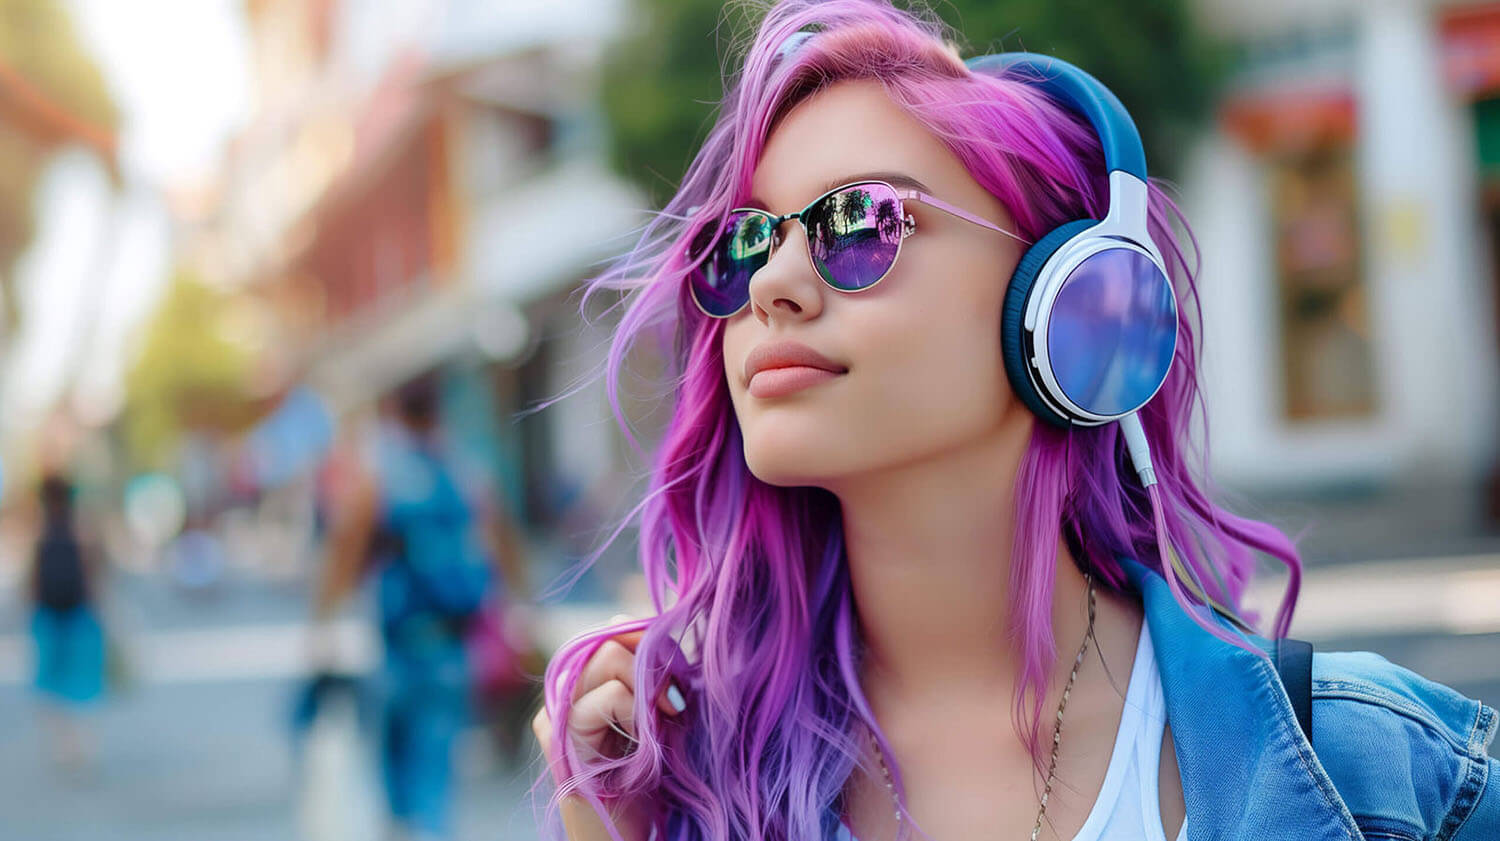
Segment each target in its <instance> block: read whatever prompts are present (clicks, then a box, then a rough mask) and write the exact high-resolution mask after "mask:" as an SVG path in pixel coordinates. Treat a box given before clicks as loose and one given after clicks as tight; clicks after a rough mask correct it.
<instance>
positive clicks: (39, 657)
mask: <svg viewBox="0 0 1500 841" xmlns="http://www.w3.org/2000/svg"><path fill="white" fill-rule="evenodd" d="M31 636H32V639H33V640H35V641H36V681H35V686H36V688H37V689H38V690H39V691H40V692H42V693H43V694H44V695H48V696H51V697H53V698H56V699H58V700H61V701H67V702H70V703H74V704H85V703H88V702H90V701H93V700H95V699H97V698H98V697H99V696H100V695H103V694H104V629H103V628H102V627H100V625H99V620H98V619H97V618H95V616H94V612H93V611H92V610H90V609H89V608H88V607H87V606H83V607H75V608H73V609H71V610H61V611H59V610H53V609H51V608H46V607H39V608H37V609H36V612H35V613H33V614H32V616H31Z"/></svg>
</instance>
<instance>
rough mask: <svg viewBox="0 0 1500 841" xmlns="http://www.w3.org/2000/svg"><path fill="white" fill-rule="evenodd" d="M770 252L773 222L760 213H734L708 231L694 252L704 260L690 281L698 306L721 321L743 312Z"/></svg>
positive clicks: (694, 244)
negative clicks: (752, 278) (753, 278)
mask: <svg viewBox="0 0 1500 841" xmlns="http://www.w3.org/2000/svg"><path fill="white" fill-rule="evenodd" d="M770 249H771V225H770V219H768V218H767V217H766V216H764V215H762V214H759V213H748V212H743V211H741V212H737V213H731V214H730V215H729V218H728V219H726V220H724V224H723V225H720V226H717V227H715V226H709V227H706V228H704V229H703V231H702V232H701V233H700V234H699V235H698V237H697V239H696V240H695V241H694V242H693V248H692V255H693V257H694V258H697V259H700V262H699V264H698V268H697V269H696V270H694V271H693V273H692V275H691V280H690V282H691V284H692V291H693V297H694V298H695V299H696V300H697V301H698V306H700V307H702V308H703V311H704V312H706V313H708V314H709V315H712V316H716V317H719V318H725V317H728V316H731V315H734V314H735V313H737V312H739V311H740V309H741V308H742V307H744V306H745V304H746V302H748V301H749V300H750V276H751V275H753V274H755V272H756V271H757V270H759V269H760V267H761V266H764V265H765V264H766V259H767V257H768V256H769V255H770ZM705 252H708V253H707V254H705Z"/></svg>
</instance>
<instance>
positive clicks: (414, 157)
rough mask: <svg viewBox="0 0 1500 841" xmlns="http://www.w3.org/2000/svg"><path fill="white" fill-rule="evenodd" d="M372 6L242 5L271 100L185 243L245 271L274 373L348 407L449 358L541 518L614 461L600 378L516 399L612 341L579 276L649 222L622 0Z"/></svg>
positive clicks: (451, 389) (531, 514)
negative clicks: (623, 70) (603, 103)
mask: <svg viewBox="0 0 1500 841" xmlns="http://www.w3.org/2000/svg"><path fill="white" fill-rule="evenodd" d="M375 5H376V4H373V3H371V2H362V1H361V0H318V2H307V0H249V1H248V2H247V3H246V11H247V16H248V19H249V21H250V27H251V32H252V38H253V57H254V62H255V67H254V78H255V81H256V86H257V93H258V97H257V105H256V109H255V114H254V117H253V119H252V121H251V123H250V124H249V125H247V126H246V127H245V129H244V131H243V132H242V133H241V134H240V135H239V137H238V138H237V139H236V140H235V141H234V142H233V144H232V148H231V150H230V152H229V154H228V159H227V161H226V165H225V169H224V173H225V174H224V178H223V181H222V182H221V183H220V184H218V185H216V186H215V188H214V189H213V190H212V191H210V193H209V199H208V200H207V201H205V202H204V203H203V205H202V206H201V208H200V212H199V214H198V216H197V217H196V219H195V221H194V223H193V224H192V231H193V232H192V236H191V242H192V246H191V247H190V254H191V259H192V260H193V261H194V262H195V263H196V264H197V265H199V266H200V267H201V270H202V271H203V272H204V273H205V274H206V275H211V276H217V277H219V278H220V279H221V280H222V282H223V283H224V284H226V285H228V286H231V287H234V288H237V289H243V290H247V291H248V293H249V295H248V300H249V303H248V304H247V306H249V307H251V308H252V309H253V317H252V318H250V319H249V321H251V322H252V323H253V325H254V329H255V330H256V331H258V333H259V336H258V346H259V347H260V349H261V354H260V361H259V363H258V365H257V374H256V383H257V388H259V389H260V390H262V391H263V392H264V393H266V394H269V395H273V396H274V395H281V394H292V393H302V394H305V392H297V391H296V390H295V386H298V385H304V386H307V387H308V388H309V389H310V390H312V391H313V392H315V393H316V395H317V396H318V398H319V399H321V401H322V402H323V403H324V404H325V405H327V406H328V407H329V409H330V410H331V413H332V414H333V415H334V416H335V418H338V419H342V420H348V419H350V418H359V417H361V416H363V415H367V414H368V412H369V410H370V409H371V408H372V407H374V406H375V404H376V403H377V402H378V401H379V399H380V398H381V396H382V395H384V394H386V393H388V392H389V391H390V390H391V389H393V388H394V387H395V386H397V385H399V384H400V383H401V382H402V381H404V380H405V379H407V378H409V377H411V376H414V375H416V374H419V373H423V372H426V371H433V370H436V371H438V372H439V373H440V374H441V380H442V382H443V389H444V403H445V409H446V410H447V412H446V413H447V416H448V419H449V426H450V431H451V432H452V433H453V437H454V438H455V439H456V441H457V443H458V444H459V446H460V447H461V448H462V449H463V451H464V452H465V453H466V454H467V455H468V456H470V457H472V458H473V459H475V460H477V462H478V463H480V464H483V465H485V466H487V467H489V468H490V469H492V470H493V472H494V475H495V478H496V479H497V480H498V482H499V484H500V486H501V487H502V488H504V489H506V490H507V491H508V496H509V497H510V501H511V504H512V507H513V508H519V509H520V513H521V515H522V517H523V519H524V520H526V521H527V522H528V523H529V524H530V525H532V526H533V527H536V528H540V529H543V530H545V529H546V528H547V527H548V526H550V525H552V524H553V523H554V522H556V521H558V520H560V519H562V518H565V517H567V516H570V512H571V511H572V510H573V509H575V508H576V507H577V506H579V505H582V504H584V502H585V500H587V499H588V498H589V495H590V494H591V493H594V492H597V491H598V489H599V487H598V486H599V485H600V483H602V482H608V481H610V480H611V477H612V476H614V475H615V474H617V473H618V470H617V467H618V464H619V458H620V456H619V452H620V448H619V446H618V444H619V442H618V441H617V439H616V433H615V432H614V425H613V424H612V423H609V422H607V411H606V404H605V403H604V402H603V396H602V392H600V391H599V390H597V389H595V390H591V391H588V392H585V393H581V394H580V395H578V396H577V397H575V398H572V399H569V400H565V401H563V402H562V403H560V404H558V405H557V406H555V407H553V408H551V409H549V410H548V411H546V412H543V413H541V414H538V415H535V416H530V417H527V418H526V419H525V420H523V421H521V422H519V423H518V422H517V421H516V417H515V415H516V412H517V411H518V410H520V409H524V408H526V407H529V406H532V405H533V404H534V403H535V402H536V401H538V400H540V399H542V398H546V397H551V396H554V395H556V394H559V393H561V392H562V391H564V390H565V388H566V387H567V386H568V385H569V384H570V383H571V382H572V381H573V379H574V378H575V377H576V376H577V375H579V374H581V373H583V370H584V367H586V366H587V365H589V364H591V363H592V362H593V361H595V360H597V358H598V351H599V347H600V344H599V343H600V342H603V341H604V340H605V339H606V338H607V330H604V331H603V332H601V330H602V328H594V329H586V328H585V327H584V323H583V320H582V319H581V318H580V317H579V314H578V301H577V298H576V297H570V295H571V293H573V292H575V291H576V289H577V286H578V284H579V282H580V281H581V280H582V279H583V278H585V277H588V276H590V275H591V274H593V273H594V272H596V271H597V270H598V265H597V264H598V262H599V261H602V260H604V259H605V258H607V257H609V256H612V255H614V254H617V253H619V252H620V251H621V250H622V243H625V242H627V241H628V239H622V238H623V237H627V235H628V234H629V233H630V231H631V230H632V229H633V228H634V227H635V226H637V225H639V224H641V223H643V222H644V221H645V220H644V216H643V215H642V214H641V211H642V210H644V209H645V207H646V204H645V199H644V198H642V197H641V196H639V195H637V194H636V193H635V192H634V191H633V190H632V189H630V188H629V187H627V186H626V185H625V184H624V183H623V182H621V181H620V180H619V179H617V178H616V177H614V176H613V175H611V174H610V172H609V170H608V168H607V166H606V164H605V162H604V159H603V156H604V141H603V137H602V135H601V123H600V119H599V117H598V115H597V112H596V108H597V105H596V101H595V89H596V76H597V73H598V66H599V60H600V54H601V51H602V49H603V47H604V45H605V44H606V43H607V41H608V40H609V39H610V38H611V37H612V36H613V34H614V32H615V31H616V29H617V28H618V26H619V25H620V21H621V17H622V3H621V2H619V0H564V1H563V2H549V3H534V2H513V3H498V4H497V3H494V2H486V0H443V1H441V2H430V3H425V4H422V3H419V4H403V5H402V6H401V8H400V9H399V10H396V9H392V8H391V7H389V6H387V5H381V6H380V8H379V9H376V8H375ZM324 454H325V452H324V451H319V450H316V449H311V450H308V453H307V458H308V460H309V462H310V463H311V461H313V460H315V459H317V458H319V457H321V456H322V455H324ZM293 468H295V466H293Z"/></svg>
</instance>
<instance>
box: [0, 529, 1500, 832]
mask: <svg viewBox="0 0 1500 841" xmlns="http://www.w3.org/2000/svg"><path fill="white" fill-rule="evenodd" d="M1298 510H1299V511H1301V512H1302V514H1303V515H1304V516H1319V517H1323V518H1326V519H1327V520H1328V521H1330V522H1332V521H1335V518H1336V517H1337V516H1338V514H1339V509H1338V508H1337V507H1329V506H1327V505H1325V506H1322V507H1320V508H1314V507H1313V506H1311V505H1303V506H1299V507H1298ZM1331 528H1332V527H1330V530H1325V531H1321V532H1320V533H1319V534H1320V538H1319V539H1318V540H1310V541H1309V542H1310V543H1312V544H1313V545H1314V546H1316V545H1320V542H1321V541H1324V540H1331V539H1333V538H1334V536H1335V535H1334V533H1333V531H1332V530H1331ZM1429 542H1430V543H1433V542H1435V543H1436V544H1437V545H1438V547H1439V548H1443V547H1444V544H1446V546H1447V548H1450V549H1452V550H1453V551H1452V552H1451V553H1450V554H1449V555H1448V556H1446V557H1444V556H1437V557H1429V558H1422V559H1406V560H1400V559H1396V560H1392V559H1389V558H1384V559H1381V560H1369V561H1358V560H1352V559H1349V558H1347V557H1340V558H1337V559H1334V560H1327V559H1325V560H1322V561H1321V562H1316V563H1313V564H1311V565H1310V566H1309V570H1308V573H1307V578H1306V579H1305V582H1304V591H1303V595H1302V599H1303V601H1302V607H1301V609H1300V610H1299V612H1298V617H1299V618H1298V620H1297V622H1295V623H1294V627H1293V632H1294V635H1296V636H1302V637H1305V638H1308V639H1311V640H1313V641H1314V642H1315V644H1316V645H1317V646H1318V648H1319V650H1371V651H1376V652H1379V653H1381V654H1382V655H1384V656H1385V657H1387V658H1388V659H1390V660H1392V661H1393V662H1396V663H1399V664H1401V665H1404V666H1406V667H1408V668H1411V669H1414V670H1416V671H1417V672H1419V673H1421V674H1423V675H1425V676H1427V677H1430V678H1431V679H1433V680H1437V681H1440V682H1443V683H1447V684H1449V685H1451V686H1452V687H1454V688H1455V689H1457V690H1458V691H1460V692H1463V693H1464V694H1466V695H1468V696H1470V697H1473V698H1479V699H1481V700H1484V701H1485V702H1486V703H1489V704H1494V703H1496V702H1497V701H1500V619H1497V616H1496V613H1495V611H1494V610H1493V609H1492V606H1493V605H1494V604H1495V603H1496V600H1500V537H1496V536H1490V537H1484V536H1482V535H1480V536H1471V538H1470V539H1468V540H1458V539H1449V540H1446V541H1444V540H1436V541H1429ZM1351 544H1353V545H1359V544H1360V536H1359V534H1358V533H1355V532H1350V531H1345V532H1343V533H1342V537H1341V538H1340V540H1339V545H1344V546H1348V545H1351ZM1476 545H1478V546H1488V547H1489V548H1490V550H1491V551H1490V553H1489V554H1477V555H1476V554H1470V553H1465V552H1464V551H1460V550H1467V549H1472V548H1474V547H1475V546H1476ZM1370 551H1371V552H1372V553H1373V552H1374V551H1375V550H1374V548H1373V547H1372V548H1371V549H1370ZM1413 582H1416V583H1415V584H1414V583H1413ZM122 583H123V587H122V591H121V592H120V593H118V594H117V597H118V600H119V602H121V603H128V604H130V605H133V610H132V612H131V613H130V614H129V615H127V616H123V617H121V619H122V620H123V623H122V624H123V625H124V626H126V627H129V628H130V637H131V639H130V640H129V641H128V643H129V645H130V647H131V648H132V650H133V655H134V659H135V661H136V662H137V670H138V672H139V673H138V674H137V677H136V683H135V685H134V686H133V688H132V689H131V690H130V691H129V692H128V693H127V694H126V695H124V696H123V697H121V698H117V699H116V700H115V702H113V703H111V704H109V705H106V706H105V707H103V708H102V709H100V710H98V711H97V712H96V713H95V715H94V716H93V718H92V725H93V726H94V727H95V728H96V732H97V734H98V736H99V751H100V756H99V759H100V761H99V764H98V768H97V771H96V772H95V773H94V774H93V775H91V776H86V777H84V778H82V779H70V778H68V777H66V776H62V775H60V774H59V773H58V772H55V771H52V770H50V769H49V768H48V767H47V764H46V762H45V756H46V755H45V750H44V747H43V745H42V743H41V741H40V740H39V738H38V736H39V731H38V729H37V728H36V727H35V726H34V725H33V722H34V721H35V715H36V710H35V708H34V702H33V698H32V697H31V693H30V691H29V690H28V689H27V687H26V686H25V685H24V683H23V680H24V665H23V663H24V662H25V659H26V654H25V648H26V641H25V638H24V635H23V633H22V631H23V629H22V627H21V624H20V623H21V617H20V611H19V610H17V606H16V604H15V603H14V602H13V601H9V602H7V603H6V604H5V606H4V609H3V611H0V721H4V722H6V725H5V727H4V728H3V729H0V750H3V751H4V753H5V756H6V757H7V761H6V762H4V763H0V814H3V815H5V816H6V820H5V826H6V830H7V831H6V832H5V833H4V835H3V837H4V838H6V839H11V838H15V839H26V841H75V839H76V840H77V841H97V840H98V839H120V840H121V841H135V840H136V839H141V841H145V839H151V841H281V839H286V838H291V837H295V827H296V824H295V820H296V815H297V810H296V804H297V796H298V788H297V786H298V784H299V779H298V776H297V773H296V770H297V763H296V761H295V755H294V753H293V749H292V742H291V741H290V736H289V731H288V724H287V722H288V718H287V717H288V715H289V704H290V699H291V694H292V691H293V689H294V687H295V685H296V680H295V676H296V675H297V674H298V673H299V669H301V668H302V667H303V661H302V659H301V656H300V655H301V652H300V649H299V648H298V646H299V645H300V643H301V640H302V638H303V637H302V634H303V633H304V632H305V630H306V629H305V626H304V625H303V622H304V621H305V612H306V605H305V592H304V590H303V588H302V587H300V586H298V585H296V584H291V583H268V582H264V581H261V582H256V581H247V580H241V581H236V582H231V583H227V584H226V585H225V586H224V587H223V589H222V590H220V591H219V592H217V593H215V594H214V595H212V596H207V597H199V598H184V597H183V595H182V594H181V593H179V592H177V591H175V590H173V589H172V588H171V587H170V586H169V585H167V584H166V583H165V579H163V578H161V577H149V578H148V577H133V578H122ZM1264 592H1266V593H1270V594H1271V597H1272V598H1275V597H1277V596H1279V590H1276V589H1275V582H1268V587H1267V589H1266V590H1265V591H1264ZM1455 593H1459V594H1466V597H1467V599H1468V602H1467V604H1468V609H1467V613H1466V612H1465V609H1464V607H1463V605H1461V604H1460V605H1458V606H1457V607H1454V606H1453V604H1452V603H1448V604H1447V608H1448V609H1446V610H1442V609H1441V607H1442V606H1443V604H1444V603H1443V602H1442V600H1443V599H1449V600H1450V601H1451V599H1452V598H1454V595H1453V594H1455ZM1459 598H1460V599H1462V598H1464V596H1463V595H1461V596H1459ZM1424 599H1426V600H1428V601H1424ZM1432 600H1438V601H1436V602H1434V601H1432ZM1256 603H1258V604H1264V601H1263V600H1262V601H1259V602H1256ZM1341 604H1342V605H1349V606H1350V607H1348V608H1345V609H1340V608H1339V605H1341ZM1435 607H1437V608H1439V609H1434V608H1435ZM617 609H618V605H616V604H615V603H613V602H582V603H578V604H573V605H570V606H569V607H568V608H567V609H565V610H560V611H558V612H557V613H556V614H554V616H553V617H552V621H553V626H552V627H551V628H550V630H549V631H548V635H549V636H550V637H555V638H559V639H560V638H562V637H565V636H566V635H567V634H569V633H571V632H572V630H575V629H576V628H578V627H583V626H585V625H587V624H590V623H594V622H602V621H604V620H606V619H607V618H608V617H609V616H610V615H612V614H613V613H614V612H616V610H617ZM356 613H357V612H356ZM1465 616H1468V617H1470V619H1471V621H1472V623H1473V624H1472V626H1470V627H1451V626H1446V625H1442V624H1439V623H1440V622H1444V621H1446V622H1457V623H1460V625H1461V624H1462V623H1463V622H1464V617H1465ZM357 619H358V616H351V617H346V619H345V622H346V624H347V625H348V629H349V630H354V631H357V630H358V628H359V627H360V626H359V623H358V622H357V621H355V620H357ZM1390 628H1396V629H1400V630H1397V631H1395V632H1392V631H1390V630H1387V629H1390ZM367 636H368V635H367ZM348 639H349V640H350V641H351V642H352V643H353V644H354V646H355V647H359V646H361V645H368V644H369V642H370V640H368V639H364V640H361V639H360V637H359V635H358V634H357V633H356V634H353V635H351V636H349V637H348ZM226 651H232V652H234V657H233V659H232V660H230V661H227V662H226V661H225V659H224V657H223V654H222V653H223V652H226ZM360 656H369V654H368V652H366V653H364V654H361V655H360ZM1496 747H1497V746H1496V745H1492V746H1491V751H1492V752H1494V751H1495V749H1496ZM459 754H460V759H459V767H460V769H461V770H460V777H461V784H460V787H459V795H458V808H457V814H458V832H459V835H458V837H459V838H461V839H464V840H465V841H468V840H469V839H475V841H478V839H506V841H512V839H514V840H515V841H525V840H526V839H532V838H535V837H536V830H535V826H534V823H533V821H532V819H531V812H530V808H531V807H530V805H529V801H528V800H526V799H525V796H526V791H527V788H528V786H530V785H531V783H532V781H533V779H534V777H533V774H532V771H531V769H530V768H529V767H523V768H511V767H506V766H505V765H504V764H503V763H502V762H501V761H500V760H498V759H497V758H496V757H495V756H494V753H493V751H491V749H490V747H489V745H488V744H487V743H485V741H484V739H483V737H482V735H481V734H480V733H479V732H478V731H471V732H470V733H469V734H468V736H467V737H466V738H465V740H464V741H463V742H462V743H461V746H460V749H459ZM33 758H34V760H35V761H32V759H33ZM59 815H68V816H69V820H67V821H65V822H64V821H58V820H57V816H59Z"/></svg>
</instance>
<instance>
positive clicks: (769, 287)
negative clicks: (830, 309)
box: [750, 219, 827, 324]
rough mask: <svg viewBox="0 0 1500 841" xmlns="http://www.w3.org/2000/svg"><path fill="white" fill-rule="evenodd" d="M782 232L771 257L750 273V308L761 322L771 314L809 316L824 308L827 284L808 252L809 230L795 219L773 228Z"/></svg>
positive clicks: (772, 234)
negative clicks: (807, 232) (824, 282)
mask: <svg viewBox="0 0 1500 841" xmlns="http://www.w3.org/2000/svg"><path fill="white" fill-rule="evenodd" d="M778 234H781V235H782V239H781V242H780V243H777V244H776V245H775V247H773V248H772V249H771V258H770V259H769V260H767V261H766V264H765V265H764V266H761V267H760V270H759V271H757V272H756V273H755V274H753V275H751V276H750V309H751V311H752V312H754V313H755V317H756V318H758V319H759V320H760V321H761V323H763V324H765V323H769V321H770V320H771V319H772V318H779V319H799V320H801V319H808V318H815V317H817V315H818V314H819V313H821V312H822V311H823V295H824V293H825V291H826V288H827V287H825V286H824V285H823V281H822V279H821V278H819V277H818V274H817V271H816V270H814V269H813V266H812V260H811V258H810V257H809V255H808V243H807V234H806V232H805V231H804V230H803V228H802V225H801V224H799V223H798V222H797V221H796V220H795V219H788V220H786V221H784V222H782V223H781V225H780V227H778V228H777V229H776V230H774V231H772V232H771V236H772V237H773V240H772V241H773V242H775V240H774V238H775V237H776V236H777V235H778Z"/></svg>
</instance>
